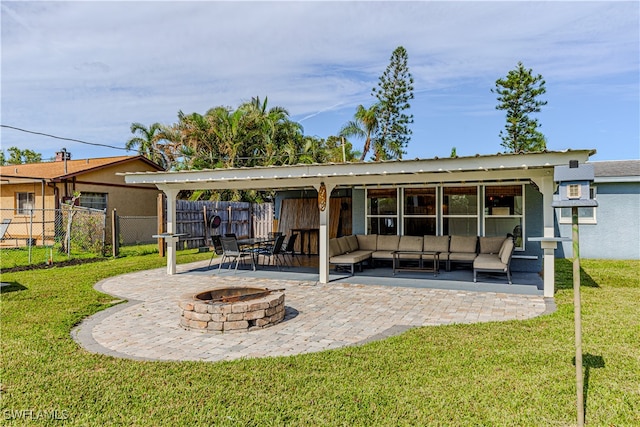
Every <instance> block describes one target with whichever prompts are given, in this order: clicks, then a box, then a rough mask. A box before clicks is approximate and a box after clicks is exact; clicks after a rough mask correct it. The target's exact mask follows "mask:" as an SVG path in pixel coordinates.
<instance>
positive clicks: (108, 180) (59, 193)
mask: <svg viewBox="0 0 640 427" xmlns="http://www.w3.org/2000/svg"><path fill="white" fill-rule="evenodd" d="M141 170H147V171H156V170H157V169H155V168H152V167H150V166H149V164H148V163H145V162H143V161H139V160H135V161H130V162H123V163H118V164H114V165H112V166H108V167H104V168H100V169H96V170H93V171H87V172H85V173H82V174H78V175H77V176H76V177H74V178H70V179H69V180H68V181H67V182H49V181H50V180H46V181H47V182H45V180H34V181H33V182H28V183H14V184H2V185H0V213H1V216H2V219H5V218H10V219H11V220H12V222H11V225H10V226H9V228H8V232H9V234H10V235H11V236H14V237H16V238H18V237H19V238H20V239H22V238H25V237H28V236H29V235H36V234H37V235H39V236H42V235H47V236H51V235H53V234H54V231H53V227H54V224H55V221H56V217H55V213H54V209H56V208H59V207H60V203H61V202H62V200H63V199H64V198H65V197H71V196H72V195H73V193H74V191H77V192H80V193H106V194H107V217H108V218H109V217H110V216H111V213H112V212H113V209H117V212H118V215H121V216H155V215H157V206H156V200H157V195H158V194H159V193H160V190H158V189H157V188H156V186H155V185H151V184H149V185H136V186H132V185H129V184H126V183H125V182H124V177H123V176H120V175H116V173H119V172H136V171H141ZM43 192H44V203H43ZM17 193H33V194H34V209H35V210H34V214H33V217H31V216H30V215H28V214H18V213H17V212H16V208H17V206H16V194H17ZM56 199H58V200H56ZM43 209H45V211H44V212H43V211H42V210H43ZM30 228H31V229H32V231H33V233H31V234H30V233H29V229H30ZM110 228H111V222H110V221H109V220H107V233H110V231H109V230H110ZM39 243H40V242H39V241H38V244H39Z"/></svg>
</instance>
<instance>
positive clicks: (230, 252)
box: [218, 237, 256, 271]
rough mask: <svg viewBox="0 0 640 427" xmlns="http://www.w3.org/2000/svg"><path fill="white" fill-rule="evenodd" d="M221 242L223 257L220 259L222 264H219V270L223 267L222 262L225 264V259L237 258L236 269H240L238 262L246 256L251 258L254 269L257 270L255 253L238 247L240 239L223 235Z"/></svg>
mask: <svg viewBox="0 0 640 427" xmlns="http://www.w3.org/2000/svg"><path fill="white" fill-rule="evenodd" d="M220 243H221V244H222V259H221V260H220V266H218V271H220V270H221V269H222V264H224V260H225V259H227V258H228V259H231V260H233V259H235V260H236V267H235V270H236V271H237V270H238V263H239V262H240V260H244V258H247V257H248V258H249V259H250V260H251V266H252V267H253V270H254V271H255V270H256V264H255V262H254V261H253V253H252V252H250V251H244V250H240V248H239V247H238V240H236V239H235V238H234V237H222V238H221V239H220ZM228 268H231V263H229V267H228Z"/></svg>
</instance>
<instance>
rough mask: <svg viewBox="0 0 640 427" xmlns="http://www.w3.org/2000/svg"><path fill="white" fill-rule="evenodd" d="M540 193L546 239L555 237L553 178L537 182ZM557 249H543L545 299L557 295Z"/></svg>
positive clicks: (544, 178) (549, 247)
mask: <svg viewBox="0 0 640 427" xmlns="http://www.w3.org/2000/svg"><path fill="white" fill-rule="evenodd" d="M536 184H537V185H538V188H539V190H540V192H541V193H542V209H543V211H542V214H543V221H544V224H543V226H544V230H543V236H544V237H551V238H552V237H553V235H554V224H553V206H552V203H553V188H554V182H553V177H552V176H548V177H542V178H540V179H539V180H537V181H536ZM555 249H556V246H555V245H553V246H551V245H550V246H548V247H546V248H545V247H543V258H542V268H543V275H542V277H543V279H542V280H543V293H544V297H545V298H553V296H554V295H555V286H556V283H555V280H556V278H555V274H556V270H555V262H556V257H555Z"/></svg>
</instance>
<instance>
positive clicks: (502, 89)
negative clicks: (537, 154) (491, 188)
mask: <svg viewBox="0 0 640 427" xmlns="http://www.w3.org/2000/svg"><path fill="white" fill-rule="evenodd" d="M546 91H547V90H546V88H545V81H544V79H543V78H542V75H540V74H538V75H537V76H534V75H533V70H532V69H526V68H525V67H524V66H523V65H522V62H518V66H517V67H516V68H515V69H514V70H511V71H509V73H508V74H507V77H506V78H504V79H498V80H496V87H495V89H491V92H492V93H497V94H498V102H499V104H498V105H497V106H496V110H505V111H506V118H507V123H506V125H505V128H504V130H502V131H500V138H502V146H503V147H504V148H505V149H506V151H507V152H512V153H519V152H527V151H542V150H544V149H546V147H547V144H546V138H545V136H544V135H543V134H542V133H541V132H540V131H539V130H538V127H539V126H540V125H539V123H538V119H534V118H531V117H530V115H531V114H533V113H539V112H540V107H542V106H544V105H547V101H541V100H540V99H539V96H540V95H543V94H545V93H546Z"/></svg>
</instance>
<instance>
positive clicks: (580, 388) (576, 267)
mask: <svg viewBox="0 0 640 427" xmlns="http://www.w3.org/2000/svg"><path fill="white" fill-rule="evenodd" d="M571 230H572V238H573V318H574V322H575V336H576V410H577V413H578V427H582V426H584V378H583V377H582V318H581V315H580V311H581V307H580V305H581V301H580V235H579V231H578V208H577V207H576V206H574V207H572V208H571Z"/></svg>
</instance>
